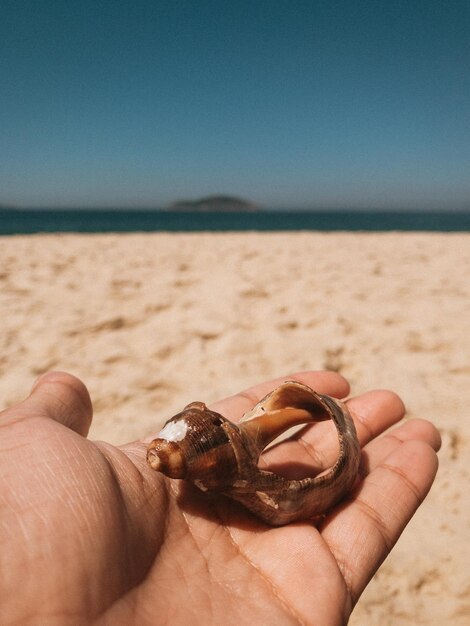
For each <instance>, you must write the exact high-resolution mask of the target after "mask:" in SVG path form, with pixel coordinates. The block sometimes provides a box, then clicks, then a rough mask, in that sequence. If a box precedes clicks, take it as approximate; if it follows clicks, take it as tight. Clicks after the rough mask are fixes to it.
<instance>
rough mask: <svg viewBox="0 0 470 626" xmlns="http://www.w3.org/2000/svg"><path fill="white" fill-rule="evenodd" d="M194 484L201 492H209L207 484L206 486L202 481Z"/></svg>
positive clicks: (196, 481)
mask: <svg viewBox="0 0 470 626" xmlns="http://www.w3.org/2000/svg"><path fill="white" fill-rule="evenodd" d="M194 484H195V485H196V487H197V488H198V489H200V490H201V491H207V487H206V486H205V484H204V483H203V482H202V481H200V480H195V481H194Z"/></svg>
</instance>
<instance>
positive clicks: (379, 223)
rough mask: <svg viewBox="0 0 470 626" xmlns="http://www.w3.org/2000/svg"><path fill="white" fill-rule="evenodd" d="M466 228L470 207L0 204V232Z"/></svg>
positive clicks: (427, 229)
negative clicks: (212, 208)
mask: <svg viewBox="0 0 470 626" xmlns="http://www.w3.org/2000/svg"><path fill="white" fill-rule="evenodd" d="M299 230H308V231H315V230H317V231H395V230H396V231H431V232H432V231H440V232H452V231H470V212H461V211H458V212H451V211H353V210H346V211H298V210H297V211H295V210H293V211H287V210H284V211H279V210H276V211H269V210H262V211H255V212H227V213H222V212H196V211H188V212H179V211H162V210H134V209H132V210H117V209H116V210H112V209H106V210H105V209H29V210H26V209H21V210H16V209H15V210H5V209H0V235H14V234H32V233H46V232H47V233H51V232H61V233H64V232H78V233H105V232H117V233H122V232H155V231H156V232H198V231H199V232H201V231H211V232H220V231H222V232H226V231H299Z"/></svg>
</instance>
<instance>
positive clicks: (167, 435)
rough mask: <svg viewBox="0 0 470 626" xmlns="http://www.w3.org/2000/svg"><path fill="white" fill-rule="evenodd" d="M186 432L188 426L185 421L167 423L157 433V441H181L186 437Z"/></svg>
mask: <svg viewBox="0 0 470 626" xmlns="http://www.w3.org/2000/svg"><path fill="white" fill-rule="evenodd" d="M187 432H188V425H187V423H186V422H185V420H179V421H178V422H168V424H166V425H165V426H164V427H163V428H162V430H161V431H160V432H159V433H158V435H157V439H164V440H165V441H182V440H183V439H184V438H185V437H186V433H187Z"/></svg>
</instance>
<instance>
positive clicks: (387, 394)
mask: <svg viewBox="0 0 470 626" xmlns="http://www.w3.org/2000/svg"><path fill="white" fill-rule="evenodd" d="M346 404H347V407H348V409H349V410H350V412H351V415H352V417H353V419H354V424H355V426H356V431H357V436H358V439H359V443H360V445H361V447H362V446H364V445H365V444H366V443H367V442H369V441H370V440H371V439H373V438H374V437H376V436H377V435H379V434H380V433H382V432H384V431H385V430H387V429H388V428H389V427H390V426H392V425H393V424H395V423H396V422H398V421H400V420H401V419H402V418H403V415H404V412H405V407H404V405H403V402H402V401H401V400H400V398H399V397H398V396H397V395H396V394H395V393H393V392H392V391H385V390H378V391H370V392H367V393H364V394H362V395H361V396H358V397H356V398H351V399H350V400H348V401H347V403H346ZM338 454H339V441H338V433H337V430H336V428H335V427H334V425H333V423H332V422H331V420H329V421H327V422H321V423H319V424H314V425H313V426H309V427H308V428H306V429H302V430H301V431H299V432H298V433H296V434H295V435H294V436H293V437H291V438H290V439H289V440H287V441H285V442H282V443H281V444H279V445H278V446H276V447H274V448H273V449H272V450H270V451H268V452H266V453H265V454H264V455H263V458H264V460H265V461H266V462H267V463H269V464H271V463H282V464H286V465H287V464H288V463H289V460H292V459H295V462H296V464H295V466H293V467H292V471H290V470H289V469H288V468H287V467H286V471H283V474H284V475H286V476H287V477H288V478H301V477H303V476H305V471H306V468H311V471H312V472H316V471H320V470H322V469H326V468H328V467H331V466H332V465H333V464H334V463H335V461H336V459H337V458H338ZM302 472H303V474H302Z"/></svg>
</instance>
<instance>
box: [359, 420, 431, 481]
mask: <svg viewBox="0 0 470 626" xmlns="http://www.w3.org/2000/svg"><path fill="white" fill-rule="evenodd" d="M413 440H417V441H424V442H425V443H427V444H428V445H429V446H431V448H432V449H433V450H435V451H436V452H437V451H438V450H439V448H440V447H441V436H440V434H439V431H438V430H437V428H436V427H435V426H434V424H431V422H428V421H427V420H423V419H412V420H410V421H408V422H405V423H404V424H402V425H401V426H398V427H397V428H394V429H393V430H390V431H389V432H388V433H386V434H385V435H383V437H379V438H378V439H374V440H373V441H371V442H370V443H368V444H367V445H366V446H365V448H364V449H363V452H362V458H361V467H360V469H359V473H360V475H361V476H362V477H365V476H367V474H370V472H371V471H373V470H374V469H375V468H376V467H377V466H378V465H379V464H380V463H381V462H382V461H383V460H384V459H385V458H386V457H387V456H388V455H389V454H391V453H392V452H393V451H394V450H396V449H397V448H398V447H400V445H401V444H402V443H405V441H413Z"/></svg>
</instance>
